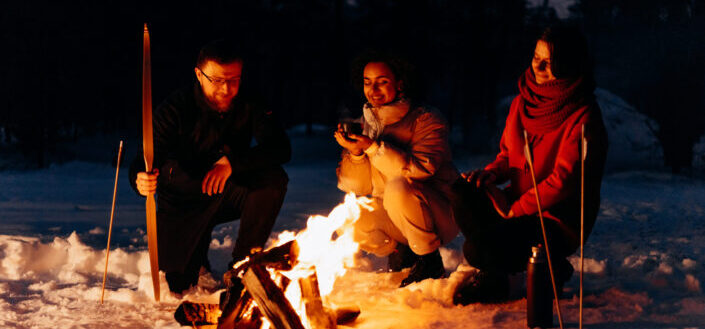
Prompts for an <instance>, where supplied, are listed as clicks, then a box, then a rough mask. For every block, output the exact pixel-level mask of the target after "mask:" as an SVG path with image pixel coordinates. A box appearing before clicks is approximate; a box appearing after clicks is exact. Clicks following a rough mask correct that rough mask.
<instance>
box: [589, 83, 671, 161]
mask: <svg viewBox="0 0 705 329" xmlns="http://www.w3.org/2000/svg"><path fill="white" fill-rule="evenodd" d="M595 96H596V98H597V103H598V104H599V105H600V109H602V118H603V120H604V122H605V127H606V128H607V136H608V138H609V150H608V152H607V164H606V167H607V168H606V169H607V170H623V169H634V168H638V169H653V168H660V167H662V166H663V163H664V162H663V147H662V146H661V142H660V141H659V140H658V138H657V137H656V133H657V132H658V129H659V128H658V124H656V122H655V121H654V120H652V119H651V118H649V117H647V116H646V115H644V114H641V113H639V111H637V110H636V109H635V108H634V107H633V106H631V105H629V104H627V102H625V101H624V100H623V99H622V98H620V97H619V96H617V95H615V94H612V93H611V92H609V91H607V90H605V89H601V88H597V89H596V90H595Z"/></svg>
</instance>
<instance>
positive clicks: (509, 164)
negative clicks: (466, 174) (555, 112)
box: [485, 72, 607, 248]
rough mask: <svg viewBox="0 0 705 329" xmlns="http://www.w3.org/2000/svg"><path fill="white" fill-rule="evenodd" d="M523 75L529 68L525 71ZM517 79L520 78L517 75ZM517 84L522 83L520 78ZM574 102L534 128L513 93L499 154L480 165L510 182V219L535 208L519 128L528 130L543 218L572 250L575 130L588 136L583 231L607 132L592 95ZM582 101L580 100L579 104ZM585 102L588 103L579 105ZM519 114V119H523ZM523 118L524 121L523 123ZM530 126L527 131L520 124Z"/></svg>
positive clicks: (591, 212)
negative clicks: (556, 226)
mask: <svg viewBox="0 0 705 329" xmlns="http://www.w3.org/2000/svg"><path fill="white" fill-rule="evenodd" d="M527 73H528V72H527ZM520 80H521V79H520ZM520 88H521V82H520ZM588 100H589V103H588V102H585V101H583V99H581V100H578V101H575V102H573V104H574V105H576V104H575V103H577V106H571V108H570V112H569V113H567V114H566V113H565V112H562V113H560V115H562V116H564V117H565V118H562V120H560V121H562V122H560V121H559V123H558V124H554V125H552V126H551V127H548V128H546V127H545V126H543V127H539V128H540V129H538V128H537V126H536V125H532V126H531V125H530V124H529V123H528V122H527V121H528V120H527V118H528V119H529V120H531V119H535V117H534V118H532V117H531V116H530V114H529V113H531V112H530V111H531V110H532V109H531V108H529V109H528V110H527V107H528V106H531V105H532V104H528V106H527V103H528V102H527V99H526V98H525V97H522V95H519V96H517V97H516V98H515V99H514V101H513V102H512V105H511V108H510V111H509V115H508V117H507V121H506V126H505V128H504V132H503V133H502V139H501V142H500V152H499V154H498V155H497V158H496V159H495V161H494V162H492V163H490V164H489V165H487V166H486V167H485V169H486V170H490V171H492V172H493V173H495V174H496V175H497V177H498V181H499V182H500V183H501V182H506V181H507V180H508V181H509V182H510V185H509V186H508V187H507V188H506V189H505V190H504V191H505V193H506V195H507V199H508V201H509V202H510V204H511V205H512V206H511V209H512V212H513V213H514V216H515V217H520V216H524V215H535V214H536V213H537V212H538V209H537V206H536V196H535V194H534V189H533V183H532V180H531V173H530V171H529V167H528V164H527V162H526V159H525V157H524V144H525V141H524V133H523V132H524V130H525V129H526V130H528V132H529V142H530V146H531V151H532V156H533V161H534V170H535V173H536V181H537V184H538V190H539V198H540V201H541V207H542V209H543V210H544V216H545V217H546V218H549V219H553V220H556V221H557V222H558V223H559V224H560V226H561V228H562V229H563V230H564V232H565V233H566V235H567V240H566V242H568V244H569V245H570V246H571V247H573V248H575V247H577V244H578V243H579V237H580V132H581V125H583V124H584V125H585V130H586V132H585V135H586V139H587V140H588V148H587V157H586V170H585V185H586V186H585V225H586V231H585V232H586V235H587V234H589V232H590V231H591V229H592V226H593V224H594V222H595V218H596V217H597V212H598V210H599V206H600V184H601V181H602V174H603V169H604V163H605V158H606V154H607V134H606V132H605V128H604V124H603V122H602V116H601V114H600V109H599V107H598V106H597V104H596V103H595V102H594V100H592V99H591V98H588ZM581 103H583V104H581ZM584 103H587V104H584ZM522 117H523V118H522ZM522 122H527V124H522ZM527 125H529V126H531V127H530V128H529V129H527V128H526V127H525V126H527Z"/></svg>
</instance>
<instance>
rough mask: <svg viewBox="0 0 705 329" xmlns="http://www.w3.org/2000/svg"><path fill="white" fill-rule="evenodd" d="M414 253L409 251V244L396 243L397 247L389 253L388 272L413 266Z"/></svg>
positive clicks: (414, 260)
mask: <svg viewBox="0 0 705 329" xmlns="http://www.w3.org/2000/svg"><path fill="white" fill-rule="evenodd" d="M417 257H418V256H416V254H415V253H414V252H413V251H411V248H409V246H407V245H405V244H403V243H397V248H396V249H395V250H394V252H392V253H391V254H389V258H387V265H388V268H389V271H390V272H399V271H401V270H403V269H405V268H407V267H412V266H414V263H415V262H416V258H417Z"/></svg>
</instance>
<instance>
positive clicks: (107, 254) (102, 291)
mask: <svg viewBox="0 0 705 329" xmlns="http://www.w3.org/2000/svg"><path fill="white" fill-rule="evenodd" d="M121 158H122V141H120V148H119V149H118V157H117V167H116V168H115V185H114V186H113V205H112V206H111V207H110V227H109V228H108V246H107V247H105V270H104V271H103V288H101V289H100V305H103V296H105V279H106V278H107V277H108V259H109V258H110V237H111V236H112V233H113V215H114V214H115V197H116V196H117V183H118V173H119V172H120V159H121Z"/></svg>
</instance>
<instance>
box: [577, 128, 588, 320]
mask: <svg viewBox="0 0 705 329" xmlns="http://www.w3.org/2000/svg"><path fill="white" fill-rule="evenodd" d="M580 143H581V144H580V146H581V148H580V300H579V303H578V304H579V306H578V308H579V312H578V313H579V319H578V328H579V329H583V272H584V271H583V270H584V269H585V267H584V261H585V257H584V253H583V249H584V247H585V158H586V157H587V139H585V125H584V124H583V125H582V126H581V131H580Z"/></svg>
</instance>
